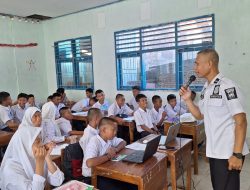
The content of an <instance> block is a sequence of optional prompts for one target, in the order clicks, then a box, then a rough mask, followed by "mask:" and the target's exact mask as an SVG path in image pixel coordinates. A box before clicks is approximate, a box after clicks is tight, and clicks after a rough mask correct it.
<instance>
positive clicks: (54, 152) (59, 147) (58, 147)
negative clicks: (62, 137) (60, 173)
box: [50, 143, 69, 156]
mask: <svg viewBox="0 0 250 190" xmlns="http://www.w3.org/2000/svg"><path fill="white" fill-rule="evenodd" d="M68 145H69V144H67V143H64V144H60V145H56V146H55V147H54V148H53V150H52V152H51V153H50V155H54V156H57V155H59V156H60V155H61V151H62V149H64V148H66V147H67V146H68Z"/></svg>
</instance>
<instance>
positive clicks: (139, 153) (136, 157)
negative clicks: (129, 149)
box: [125, 151, 144, 162]
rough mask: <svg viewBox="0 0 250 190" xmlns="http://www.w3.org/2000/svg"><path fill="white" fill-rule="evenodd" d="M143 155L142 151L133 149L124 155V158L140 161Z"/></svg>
mask: <svg viewBox="0 0 250 190" xmlns="http://www.w3.org/2000/svg"><path fill="white" fill-rule="evenodd" d="M143 156H144V151H135V152H133V153H132V154H129V155H128V156H126V158H125V159H126V160H129V161H132V162H137V161H142V160H143Z"/></svg>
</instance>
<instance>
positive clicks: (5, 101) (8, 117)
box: [0, 92, 19, 132]
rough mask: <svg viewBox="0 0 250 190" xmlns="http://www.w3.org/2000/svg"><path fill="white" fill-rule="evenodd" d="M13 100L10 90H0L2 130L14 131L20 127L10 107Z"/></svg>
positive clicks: (0, 122)
mask: <svg viewBox="0 0 250 190" xmlns="http://www.w3.org/2000/svg"><path fill="white" fill-rule="evenodd" d="M11 104H12V100H11V97H10V94H9V93H8V92H0V130H2V131H9V132H12V131H13V129H17V128H18V125H19V124H18V123H17V122H15V121H14V117H13V114H12V112H11V109H10V105H11Z"/></svg>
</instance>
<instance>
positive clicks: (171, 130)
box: [159, 123, 181, 146]
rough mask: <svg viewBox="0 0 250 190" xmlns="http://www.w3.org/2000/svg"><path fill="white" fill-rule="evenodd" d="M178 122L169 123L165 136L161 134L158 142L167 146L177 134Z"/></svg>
mask: <svg viewBox="0 0 250 190" xmlns="http://www.w3.org/2000/svg"><path fill="white" fill-rule="evenodd" d="M180 126H181V124H180V123H176V124H174V125H171V126H170V127H169V129H168V134H167V136H161V140H160V144H159V145H161V146H162V145H163V146H167V144H168V143H169V142H171V141H173V140H175V137H176V136H177V135H178V133H179V130H180Z"/></svg>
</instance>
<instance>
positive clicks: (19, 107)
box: [17, 104, 26, 110]
mask: <svg viewBox="0 0 250 190" xmlns="http://www.w3.org/2000/svg"><path fill="white" fill-rule="evenodd" d="M17 107H18V109H21V110H25V109H26V106H24V108H21V106H20V105H19V104H17Z"/></svg>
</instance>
